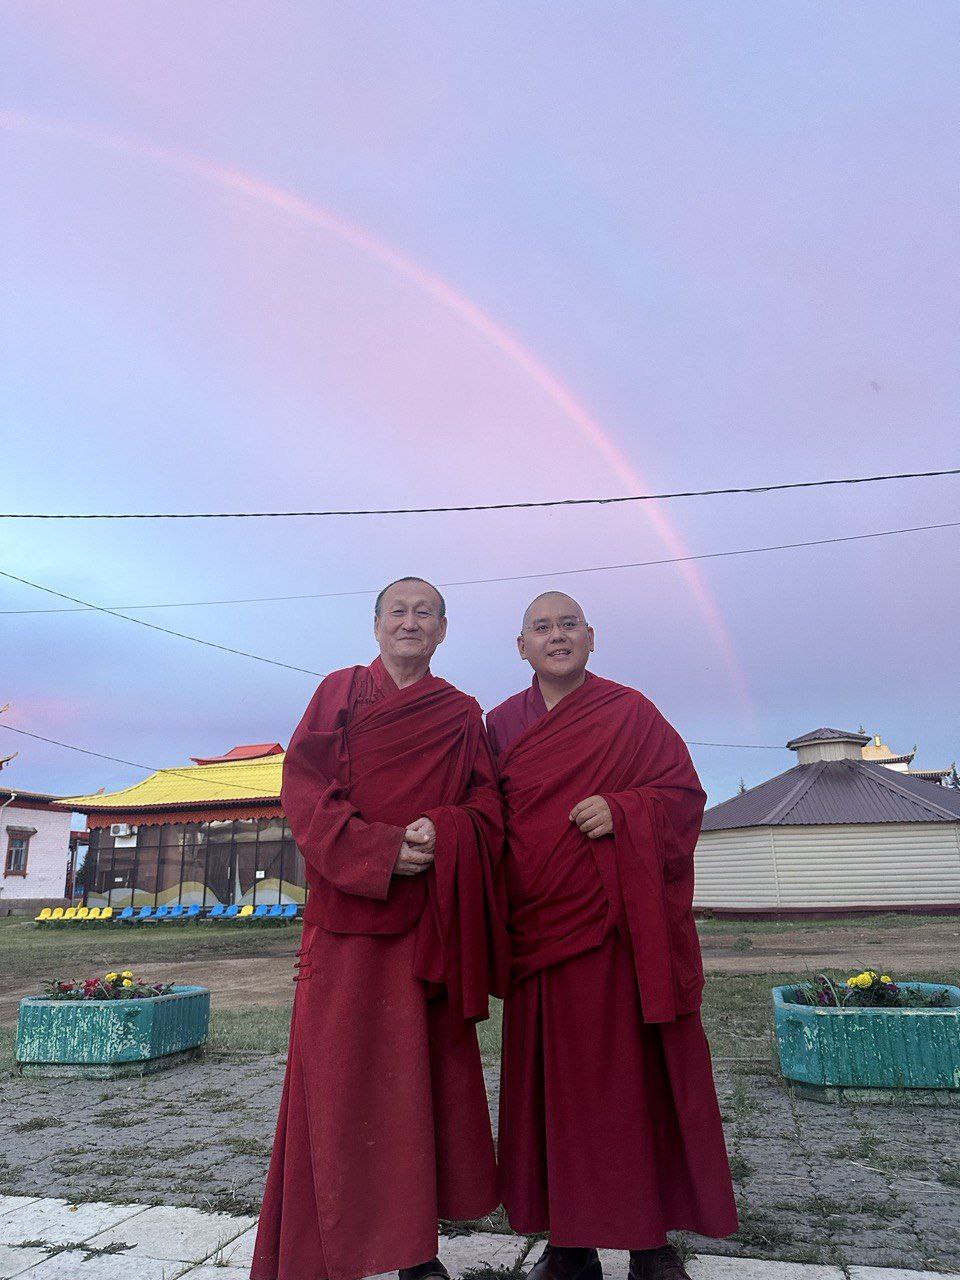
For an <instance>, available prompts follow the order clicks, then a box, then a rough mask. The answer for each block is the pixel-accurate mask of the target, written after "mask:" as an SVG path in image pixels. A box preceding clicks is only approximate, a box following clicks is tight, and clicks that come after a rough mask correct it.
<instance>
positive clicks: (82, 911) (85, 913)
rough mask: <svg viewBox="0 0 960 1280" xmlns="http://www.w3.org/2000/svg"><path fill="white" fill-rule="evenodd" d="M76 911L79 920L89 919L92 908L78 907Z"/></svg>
mask: <svg viewBox="0 0 960 1280" xmlns="http://www.w3.org/2000/svg"><path fill="white" fill-rule="evenodd" d="M76 912H77V919H78V920H89V919H90V908H89V907H77V908H76Z"/></svg>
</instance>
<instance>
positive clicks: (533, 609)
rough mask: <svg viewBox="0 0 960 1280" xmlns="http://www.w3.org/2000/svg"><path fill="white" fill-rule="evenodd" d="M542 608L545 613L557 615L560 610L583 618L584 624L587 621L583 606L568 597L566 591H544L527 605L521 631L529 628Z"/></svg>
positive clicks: (571, 597)
mask: <svg viewBox="0 0 960 1280" xmlns="http://www.w3.org/2000/svg"><path fill="white" fill-rule="evenodd" d="M540 606H543V607H544V612H549V613H551V614H555V613H556V612H557V610H558V609H559V610H561V611H562V612H563V613H566V614H569V615H570V616H571V617H574V616H575V617H578V618H582V619H583V621H584V622H586V620H587V615H586V613H585V612H584V609H583V606H582V605H580V604H578V603H577V601H576V600H574V598H573V596H568V595H567V593H566V592H565V591H542V592H541V593H540V595H538V596H536V597H535V598H534V599H533V600H531V601H530V603H529V604H528V605H527V608H526V612H525V613H524V615H523V623H522V624H521V630H526V628H527V626H528V625H529V624H530V623H531V622H532V621H533V619H534V618H535V617H536V616H537V615H538V612H539V608H540Z"/></svg>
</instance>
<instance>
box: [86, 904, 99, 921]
mask: <svg viewBox="0 0 960 1280" xmlns="http://www.w3.org/2000/svg"><path fill="white" fill-rule="evenodd" d="M87 919H88V920H99V919H100V908H99V907H88V908H87Z"/></svg>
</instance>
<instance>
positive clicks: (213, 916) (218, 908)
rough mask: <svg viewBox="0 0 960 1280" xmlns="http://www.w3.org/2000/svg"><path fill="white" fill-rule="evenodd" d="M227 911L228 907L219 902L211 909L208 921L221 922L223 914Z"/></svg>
mask: <svg viewBox="0 0 960 1280" xmlns="http://www.w3.org/2000/svg"><path fill="white" fill-rule="evenodd" d="M225 911H226V907H225V906H224V905H223V903H222V902H217V903H215V904H214V905H213V906H212V907H211V908H210V914H209V916H207V919H208V920H220V919H221V918H222V916H223V913H224V912H225Z"/></svg>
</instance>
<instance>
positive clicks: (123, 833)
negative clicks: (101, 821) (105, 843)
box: [110, 822, 137, 840]
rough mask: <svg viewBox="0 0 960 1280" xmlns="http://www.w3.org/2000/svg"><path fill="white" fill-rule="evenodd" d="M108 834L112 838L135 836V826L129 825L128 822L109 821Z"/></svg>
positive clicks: (125, 838) (126, 838) (119, 838)
mask: <svg viewBox="0 0 960 1280" xmlns="http://www.w3.org/2000/svg"><path fill="white" fill-rule="evenodd" d="M110 834H111V835H112V836H113V838H114V840H128V839H130V837H131V836H134V837H135V836H136V834H137V828H136V827H134V826H131V825H130V823H129V822H111V824H110Z"/></svg>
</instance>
